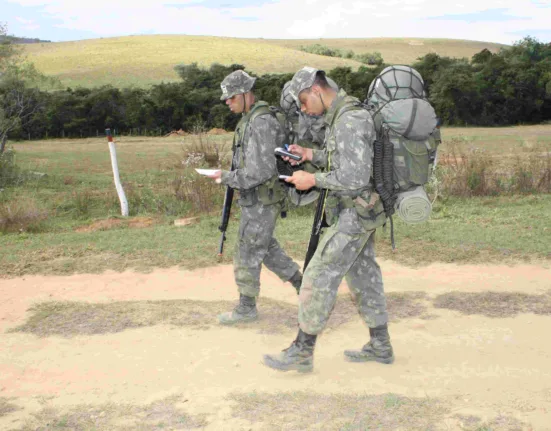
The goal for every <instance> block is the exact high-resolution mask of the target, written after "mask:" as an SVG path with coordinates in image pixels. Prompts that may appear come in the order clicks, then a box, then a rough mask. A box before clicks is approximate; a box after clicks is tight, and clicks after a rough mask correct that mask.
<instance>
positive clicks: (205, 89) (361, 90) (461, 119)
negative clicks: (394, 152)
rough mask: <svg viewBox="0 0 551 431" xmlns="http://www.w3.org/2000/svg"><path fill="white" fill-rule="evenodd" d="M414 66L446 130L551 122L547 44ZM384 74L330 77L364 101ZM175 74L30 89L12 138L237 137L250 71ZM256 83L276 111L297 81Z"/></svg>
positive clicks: (528, 41)
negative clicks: (140, 84) (237, 88)
mask: <svg viewBox="0 0 551 431" xmlns="http://www.w3.org/2000/svg"><path fill="white" fill-rule="evenodd" d="M315 47H316V49H318V50H321V48H324V47H323V46H321V45H319V46H318V45H316V46H315ZM320 47H321V48H320ZM312 49H314V48H312ZM322 51H323V50H322ZM320 52H321V51H320ZM341 54H342V53H341ZM345 54H346V55H348V54H349V53H348V54H347V53H344V54H343V55H345ZM352 54H353V53H352ZM375 54H376V53H375ZM323 55H328V54H323ZM346 55H345V56H346ZM366 59H367V56H366ZM377 63H378V60H377ZM412 66H413V67H414V68H415V69H417V70H418V71H419V72H420V73H421V75H422V76H423V78H424V80H425V87H426V91H427V95H428V97H429V98H430V101H431V103H432V104H433V105H434V107H435V109H436V112H437V114H438V116H439V117H440V118H441V119H442V120H443V122H444V123H445V124H449V125H473V126H475V125H478V126H497V125H513V124H526V123H538V122H542V121H549V120H551V45H549V44H544V43H540V42H538V41H537V40H535V39H532V38H529V37H528V38H525V39H523V40H522V41H519V42H518V43H516V44H515V45H513V46H512V47H509V48H505V49H502V50H501V51H500V52H498V53H495V54H493V53H491V52H490V51H488V50H483V51H481V52H479V53H478V54H476V55H474V56H473V58H472V60H470V61H469V60H468V59H454V58H449V57H441V56H439V55H438V54H434V53H432V54H427V55H425V56H424V57H422V58H420V59H419V60H418V61H417V62H416V63H415V64H413V65H412ZM384 67H385V65H384V64H379V65H378V66H376V67H375V68H371V67H367V66H362V67H360V68H359V69H358V70H357V71H353V70H352V68H350V67H337V68H335V69H333V70H331V71H328V76H330V77H331V78H333V79H334V80H335V81H336V82H337V84H339V86H341V87H342V88H344V89H345V90H346V91H347V92H348V93H349V94H351V95H353V96H355V97H358V98H359V99H360V100H364V99H365V98H366V95H367V90H368V88H369V84H370V83H371V82H372V81H373V79H374V78H375V77H376V76H377V74H378V73H379V72H380V71H381V70H382V69H383V68H384ZM175 69H176V71H177V73H178V75H179V76H180V78H181V81H180V82H171V83H162V84H158V85H154V86H152V87H151V88H149V89H142V88H125V89H117V88H114V87H111V86H103V87H99V88H75V89H71V88H68V89H66V90H62V91H54V92H40V91H38V90H36V89H33V90H30V89H29V90H25V91H32V97H28V98H27V100H28V103H29V104H30V105H32V106H30V105H29V106H28V108H27V112H31V113H32V116H33V118H32V119H31V118H29V119H28V121H25V122H21V124H19V125H17V127H16V129H14V130H12V132H11V133H10V137H11V138H12V139H17V138H20V139H27V138H34V139H38V138H47V137H73V138H74V137H85V136H95V135H96V134H99V133H103V130H104V129H105V128H106V127H110V128H111V129H112V130H114V131H115V133H116V134H136V133H138V134H141V135H163V134H165V133H167V132H169V131H171V130H177V129H180V128H181V129H184V130H186V131H197V130H204V129H207V130H208V129H210V128H212V127H217V128H223V129H226V130H233V128H234V127H235V125H236V124H237V121H238V120H239V116H238V115H235V114H233V113H232V112H230V110H229V109H228V108H227V107H226V106H225V105H224V103H223V102H221V101H220V94H221V93H220V82H221V81H222V80H223V78H224V77H225V76H226V75H228V74H229V73H231V72H232V71H234V70H237V69H245V66H243V65H239V64H232V65H229V66H224V65H221V64H213V65H212V66H210V67H209V68H201V67H199V66H198V65H197V64H195V63H194V64H189V65H184V64H181V65H178V66H176V67H175ZM249 73H250V74H251V75H252V76H255V75H254V74H253V73H251V72H249ZM256 78H257V81H256V85H255V94H256V96H257V99H260V100H265V101H267V102H268V103H270V104H271V105H275V106H278V105H279V98H280V94H281V89H282V88H283V85H284V84H285V82H287V81H288V80H290V79H291V78H292V74H290V73H287V74H266V75H262V76H257V77H256ZM10 85H11V84H10V83H9V82H7V81H5V80H4V82H3V83H2V86H0V93H2V94H3V95H4V99H3V100H4V101H7V100H8V99H7V98H6V95H8V94H9V90H10V88H9V87H10ZM14 85H15V84H14ZM2 94H0V96H1V95H2ZM39 108H40V109H39Z"/></svg>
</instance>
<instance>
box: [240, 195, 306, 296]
mask: <svg viewBox="0 0 551 431" xmlns="http://www.w3.org/2000/svg"><path fill="white" fill-rule="evenodd" d="M280 212H281V204H273V205H263V204H261V203H257V204H255V205H251V206H242V207H241V220H240V223H239V234H238V240H237V244H236V251H235V257H234V259H233V270H234V274H235V282H236V284H237V287H238V290H239V293H242V294H243V295H247V296H258V294H259V292H260V270H261V268H262V264H264V265H265V266H266V268H268V269H269V270H270V271H272V272H274V273H275V274H276V275H277V276H278V277H279V278H280V279H281V280H283V281H288V280H289V279H290V278H291V277H292V276H293V275H294V274H295V273H296V272H297V271H298V270H299V266H298V265H297V263H296V262H294V261H293V260H292V259H291V258H290V257H289V256H287V255H286V254H285V251H283V249H282V248H281V247H280V245H279V243H278V242H277V240H276V239H275V238H274V229H275V225H276V221H277V218H278V217H279V214H280Z"/></svg>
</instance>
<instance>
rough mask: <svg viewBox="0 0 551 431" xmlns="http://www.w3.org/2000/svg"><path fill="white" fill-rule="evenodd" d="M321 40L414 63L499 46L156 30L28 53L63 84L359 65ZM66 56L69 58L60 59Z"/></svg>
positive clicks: (130, 82)
mask: <svg viewBox="0 0 551 431" xmlns="http://www.w3.org/2000/svg"><path fill="white" fill-rule="evenodd" d="M312 43H321V44H323V45H327V46H329V47H331V48H339V49H344V50H349V49H351V50H353V51H354V52H355V53H356V54H361V53H365V52H373V51H378V52H380V53H381V54H382V56H383V59H384V60H385V62H387V63H399V64H409V63H412V62H414V61H415V60H416V59H417V58H419V57H422V56H423V55H425V54H428V53H431V52H435V53H437V54H440V55H443V56H450V57H468V58H470V57H472V55H474V54H476V53H477V52H480V51H481V50H483V49H484V48H487V49H489V50H490V51H492V52H497V51H498V50H499V48H500V47H503V46H505V45H499V44H495V43H489V42H474V41H466V40H453V39H409V38H373V39H316V40H314V39H309V40H294V39H293V40H270V39H236V38H224V37H212V36H183V35H150V36H126V37H113V38H103V39H90V40H81V41H75V42H58V43H43V44H29V45H25V52H26V53H27V54H28V56H29V59H30V60H31V61H32V62H33V63H34V64H35V65H36V66H37V68H38V69H39V70H40V71H41V72H43V73H45V74H46V75H51V76H56V77H57V78H59V79H60V80H61V83H62V84H63V86H77V85H83V86H97V85H104V84H112V85H115V86H117V87H124V86H129V85H138V86H146V85H150V84H155V83H160V82H162V81H165V82H166V81H177V80H178V77H177V75H176V72H175V71H174V66H176V65H177V64H180V63H185V64H190V63H193V62H196V63H198V64H199V65H200V66H210V65H211V64H212V63H215V62H217V63H221V64H233V63H239V64H244V65H245V66H246V67H247V69H249V70H252V71H254V72H255V73H258V74H264V73H284V72H293V73H294V72H296V71H297V70H298V69H300V68H301V67H302V66H304V65H305V64H308V65H310V66H314V67H317V68H319V69H324V70H331V69H333V68H335V67H337V66H351V67H352V68H353V69H356V68H357V67H358V66H360V65H361V63H359V62H357V61H353V60H345V59H341V58H334V57H326V56H321V55H314V54H308V53H305V52H302V51H299V47H300V46H302V45H309V44H312ZM59 58H63V61H59Z"/></svg>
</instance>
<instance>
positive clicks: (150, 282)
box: [0, 261, 551, 430]
mask: <svg viewBox="0 0 551 431" xmlns="http://www.w3.org/2000/svg"><path fill="white" fill-rule="evenodd" d="M381 267H382V269H383V274H384V277H385V286H386V290H387V292H408V291H424V292H426V293H427V294H428V295H429V297H434V296H436V295H439V294H442V293H447V292H452V291H461V292H482V291H499V292H504V291H511V292H513V291H514V292H523V293H527V294H542V293H545V292H547V291H548V290H549V289H551V269H548V268H544V267H538V266H515V267H507V266H455V265H444V264H438V265H431V266H428V267H424V268H421V269H411V268H407V267H403V266H400V265H397V264H395V263H392V262H387V261H383V262H382V263H381ZM346 294H347V288H346V286H344V285H343V286H341V295H346ZM262 295H263V296H264V297H269V298H274V299H278V300H282V301H286V302H288V303H291V304H294V303H296V301H297V298H296V295H295V294H294V290H293V289H292V287H291V286H290V285H289V284H283V283H282V282H281V281H280V280H279V279H278V278H277V277H275V276H274V275H273V274H271V273H270V272H269V271H266V270H265V271H263V274H262ZM236 296H237V294H236V290H235V285H234V282H233V272H232V268H231V267H229V266H221V267H216V268H206V269H201V270H195V271H183V270H179V269H167V270H156V271H154V272H152V273H149V274H139V273H134V272H124V273H114V272H107V273H104V274H102V275H73V276H68V277H62V276H59V277H51V276H49V277H42V276H26V277H22V278H15V279H7V280H6V279H4V280H1V282H0V397H3V398H5V399H10V400H11V402H12V403H14V404H15V405H17V406H19V407H22V409H20V410H18V411H15V412H12V413H9V414H7V415H4V416H3V417H2V416H1V415H0V429H1V430H4V429H6V430H8V429H14V428H15V429H16V428H18V427H20V426H22V424H23V423H24V421H25V419H26V418H28V417H29V415H31V414H32V413H33V412H36V411H38V410H40V409H41V408H42V407H43V406H44V405H45V403H47V405H48V406H52V407H63V406H71V405H78V404H92V405H94V404H101V403H107V402H115V403H134V404H143V403H150V402H153V401H155V400H160V399H163V398H165V397H167V396H170V395H172V394H182V395H183V396H184V397H185V399H187V400H188V401H187V402H186V409H187V410H186V411H188V412H189V413H190V414H199V413H203V414H206V415H207V416H206V417H207V421H208V425H207V427H206V429H209V430H221V429H228V430H233V429H236V430H239V429H252V428H251V427H250V426H249V424H246V423H244V422H243V419H239V418H233V416H232V407H231V402H230V401H228V400H227V398H226V397H227V395H228V394H230V393H232V392H243V393H248V392H251V391H253V390H257V391H264V392H280V391H301V390H314V391H316V392H318V393H358V394H384V393H389V392H392V393H396V394H400V395H405V396H409V397H425V396H430V397H437V398H445V399H447V400H452V402H453V412H454V414H456V413H457V414H464V415H475V416H479V417H481V418H483V419H488V418H493V417H495V416H497V415H499V414H501V415H507V416H511V417H514V418H517V419H519V420H521V421H523V422H524V423H526V424H529V426H528V428H527V429H534V430H545V429H551V343H550V342H549V340H550V339H551V338H550V335H549V334H550V331H551V316H544V315H534V314H520V315H517V316H516V317H511V318H502V319H497V318H489V317H484V316H479V315H469V316H466V315H462V314H460V313H459V312H456V311H450V310H445V309H433V308H431V309H430V310H429V311H430V313H431V314H434V315H435V316H436V317H435V318H434V319H429V320H421V319H403V320H401V321H399V322H397V323H395V324H392V325H391V336H392V341H393V347H394V350H395V354H396V362H395V363H394V364H393V365H390V366H388V365H381V364H353V363H348V362H345V361H344V360H343V355H342V351H343V350H344V349H347V348H356V347H361V346H362V345H363V343H365V342H366V341H367V336H368V332H367V330H366V328H365V327H364V326H363V325H362V323H361V322H360V320H359V318H357V319H354V320H353V321H352V322H350V323H347V324H346V325H344V326H340V327H337V328H335V329H333V330H329V331H326V332H325V333H324V334H323V335H322V336H321V337H320V338H319V340H318V347H317V350H316V356H315V370H314V372H313V373H311V374H306V375H299V374H296V373H280V372H277V371H273V370H271V369H268V368H266V367H264V366H263V365H262V364H261V358H262V354H264V353H272V352H277V351H279V350H281V349H283V348H285V347H287V346H288V345H289V343H290V342H291V341H292V339H293V338H294V335H295V334H294V333H293V332H289V333H287V334H259V333H258V332H257V331H254V330H251V329H248V328H246V327H241V328H225V327H218V326H215V327H211V328H210V329H208V330H197V329H191V328H182V327H170V326H166V325H164V326H153V327H146V328H138V329H131V330H126V331H124V332H120V333H115V334H107V335H94V336H77V337H73V338H62V337H47V338H38V337H36V336H34V335H32V334H25V333H8V332H6V331H7V330H8V329H10V328H13V327H15V326H17V325H20V324H22V323H23V322H25V320H26V318H27V316H28V314H27V310H28V308H29V306H31V305H32V304H35V303H38V302H42V301H51V300H70V301H87V302H92V303H98V302H110V301H127V300H133V301H134V300H152V299H154V300H168V299H184V298H185V299H194V300H204V301H209V300H210V301H213V300H220V299H224V300H234V299H235V298H236ZM259 307H260V308H259V310H260V312H262V304H261V303H260V306H259ZM213 319H214V316H213ZM45 400H46V401H45ZM274 420H276V421H277V418H274ZM444 425H445V424H444ZM446 426H447V429H457V423H454V422H453V421H452V420H451V419H450V422H449V424H448V425H446ZM56 429H57V428H56ZM445 429H446V428H445Z"/></svg>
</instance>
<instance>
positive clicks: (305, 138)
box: [278, 78, 339, 206]
mask: <svg viewBox="0 0 551 431" xmlns="http://www.w3.org/2000/svg"><path fill="white" fill-rule="evenodd" d="M327 81H328V83H329V85H330V86H331V88H333V89H334V90H335V91H338V89H339V87H338V86H337V83H336V82H335V81H333V80H332V79H331V78H327ZM290 85H291V81H287V82H286V83H285V85H284V86H283V90H282V92H281V97H280V102H279V105H280V107H281V111H283V113H284V115H285V132H286V134H287V141H288V143H289V144H298V145H300V146H301V147H306V148H315V149H318V150H319V149H321V148H323V141H324V139H325V122H324V119H323V116H322V115H316V116H312V115H307V114H305V113H304V112H302V111H301V110H300V109H299V108H298V106H297V103H296V101H295V99H294V98H293V97H292V95H291V94H290V93H289V87H290ZM285 164H286V163H285V162H283V161H279V160H278V170H279V172H280V173H281V174H284V175H292V172H293V171H294V170H299V169H304V170H306V172H311V173H314V172H317V171H318V169H317V168H316V167H315V166H313V165H312V164H311V163H310V162H305V163H303V164H301V165H300V166H296V167H295V168H294V169H293V168H290V167H289V165H287V166H283V167H282V165H285ZM287 194H288V198H289V201H290V202H291V203H292V204H294V205H296V206H304V205H308V204H310V203H312V202H314V201H315V200H316V199H317V197H318V196H319V191H318V190H317V189H315V188H314V189H311V190H306V191H298V190H297V189H296V188H295V187H294V186H292V185H291V184H289V185H288V186H287Z"/></svg>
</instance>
